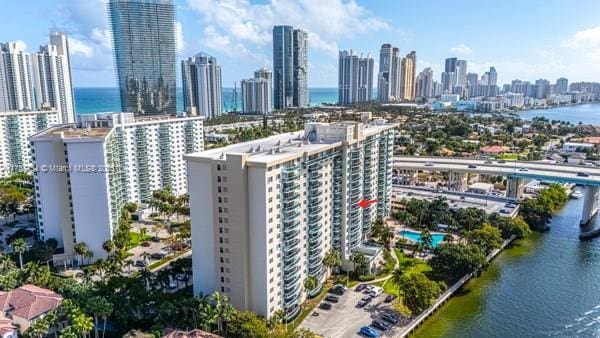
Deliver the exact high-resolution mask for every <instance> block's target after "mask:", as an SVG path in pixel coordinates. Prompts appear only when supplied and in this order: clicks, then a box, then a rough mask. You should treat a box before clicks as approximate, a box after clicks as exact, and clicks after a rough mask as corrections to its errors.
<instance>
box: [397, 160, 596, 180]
mask: <svg viewBox="0 0 600 338" xmlns="http://www.w3.org/2000/svg"><path fill="white" fill-rule="evenodd" d="M486 161H487V160H484V159H471V158H448V157H444V158H442V157H394V168H398V169H409V170H429V171H431V170H437V171H454V172H472V173H480V174H491V175H502V176H511V177H519V178H529V179H537V180H549V181H558V182H568V183H575V184H581V185H586V186H600V168H597V167H588V166H574V165H563V164H551V163H542V162H519V161H516V162H515V161H506V162H505V163H499V162H498V161H491V163H486ZM469 165H471V166H475V168H469ZM580 173H584V174H585V175H588V176H580V175H581V174H580Z"/></svg>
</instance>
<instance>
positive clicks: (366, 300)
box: [356, 296, 371, 307]
mask: <svg viewBox="0 0 600 338" xmlns="http://www.w3.org/2000/svg"><path fill="white" fill-rule="evenodd" d="M370 302H371V297H370V296H365V297H363V298H361V299H360V300H359V301H358V304H356V305H357V306H358V307H363V306H365V305H367V304H369V303H370Z"/></svg>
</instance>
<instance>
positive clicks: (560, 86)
mask: <svg viewBox="0 0 600 338" xmlns="http://www.w3.org/2000/svg"><path fill="white" fill-rule="evenodd" d="M568 90H569V80H568V79H567V78H564V77H561V78H559V79H557V80H556V92H557V93H566V92H567V91H568Z"/></svg>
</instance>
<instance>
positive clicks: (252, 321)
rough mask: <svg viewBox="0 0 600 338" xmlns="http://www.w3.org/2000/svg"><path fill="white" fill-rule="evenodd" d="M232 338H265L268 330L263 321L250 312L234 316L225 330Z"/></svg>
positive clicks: (242, 312) (267, 335)
mask: <svg viewBox="0 0 600 338" xmlns="http://www.w3.org/2000/svg"><path fill="white" fill-rule="evenodd" d="M227 331H228V332H229V334H230V336H231V337H234V338H249V337H252V338H254V337H255V338H267V337H269V329H268V328H267V324H266V322H265V321H264V320H262V319H261V318H260V317H258V316H257V315H256V314H254V313H252V312H250V311H241V312H238V313H236V314H235V316H234V317H233V320H232V321H231V323H229V328H228V330H227Z"/></svg>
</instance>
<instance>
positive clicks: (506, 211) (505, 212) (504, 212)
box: [500, 209, 510, 214]
mask: <svg viewBox="0 0 600 338" xmlns="http://www.w3.org/2000/svg"><path fill="white" fill-rule="evenodd" d="M500 213H501V214H510V211H508V210H506V209H500Z"/></svg>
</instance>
